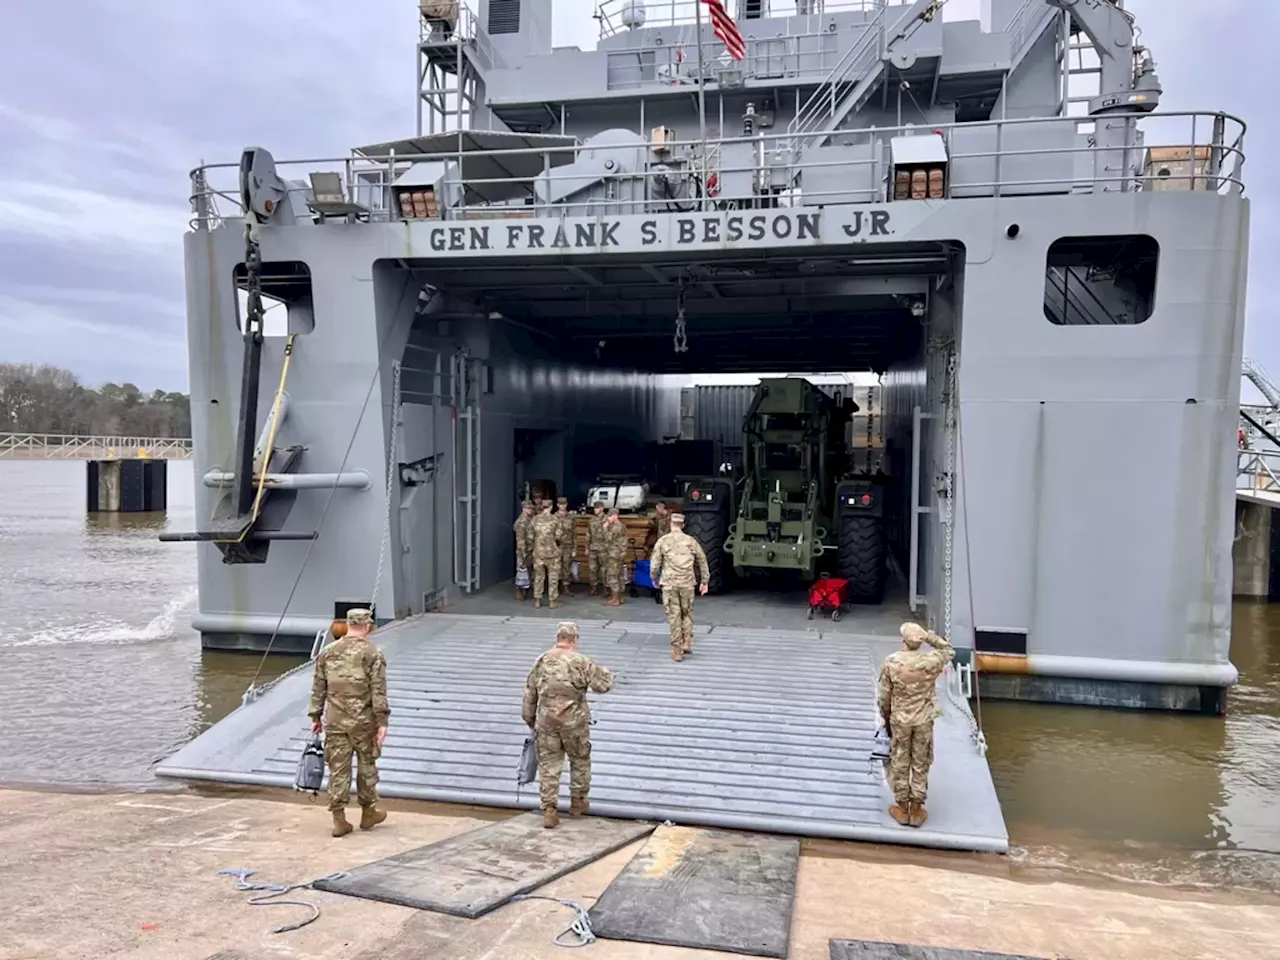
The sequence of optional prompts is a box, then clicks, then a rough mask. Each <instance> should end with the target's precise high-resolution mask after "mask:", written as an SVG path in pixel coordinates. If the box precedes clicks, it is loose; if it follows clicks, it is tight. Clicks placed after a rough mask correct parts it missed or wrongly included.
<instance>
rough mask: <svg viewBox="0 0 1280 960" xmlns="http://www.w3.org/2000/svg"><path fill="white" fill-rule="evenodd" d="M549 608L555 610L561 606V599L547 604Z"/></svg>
mask: <svg viewBox="0 0 1280 960" xmlns="http://www.w3.org/2000/svg"><path fill="white" fill-rule="evenodd" d="M547 606H549V607H550V608H551V609H552V610H554V609H555V608H556V607H558V606H560V599H559V597H557V598H556V599H555V600H552V601H551V602H550V603H549V604H547Z"/></svg>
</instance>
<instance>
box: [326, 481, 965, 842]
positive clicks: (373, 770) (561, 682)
mask: <svg viewBox="0 0 1280 960" xmlns="http://www.w3.org/2000/svg"><path fill="white" fill-rule="evenodd" d="M561 502H562V503H563V501H561ZM544 518H546V519H547V520H549V521H550V522H554V523H558V521H556V520H555V518H554V517H553V516H552V515H551V514H550V511H549V509H546V510H545V512H544V513H543V514H541V515H540V516H539V517H537V518H535V522H536V521H537V520H541V519H544ZM670 522H671V531H670V532H669V533H666V534H664V535H663V536H661V537H659V539H658V542H657V544H656V545H655V547H654V550H653V554H652V557H651V562H652V563H653V565H654V568H655V569H657V570H658V571H660V574H661V576H662V582H663V585H664V589H663V604H664V606H665V608H666V613H667V621H668V623H669V624H670V626H671V656H672V659H674V660H680V659H682V657H683V656H685V655H687V654H688V653H691V652H692V634H691V631H692V626H693V624H692V619H691V612H692V604H693V590H694V587H693V583H694V572H695V568H696V571H697V573H698V575H699V576H700V577H701V579H702V585H701V588H700V589H701V592H702V593H706V578H707V561H706V556H705V555H704V554H703V552H702V548H701V547H700V546H699V545H698V544H697V542H696V541H695V540H693V538H692V537H690V536H688V535H687V534H685V533H684V532H683V530H682V529H681V528H682V527H683V517H681V516H680V515H679V514H673V515H672V516H671V521H670ZM610 523H612V524H613V525H614V526H615V527H616V526H618V520H617V512H616V511H614V512H613V513H612V514H611V515H610V516H607V517H606V518H605V519H604V520H602V521H601V524H602V528H604V529H607V528H608V526H609V524H610ZM542 529H543V531H546V530H547V529H548V523H546V522H544V523H543V524H542ZM546 537H547V534H546V533H545V532H544V533H543V543H544V544H545V543H546ZM553 542H554V543H555V547H556V549H557V550H558V549H559V542H558V541H554V540H553ZM613 542H614V541H612V540H606V541H605V543H606V544H612V543H613ZM543 556H544V558H545V559H544V561H543V563H544V565H545V571H547V572H549V574H550V575H551V576H552V580H551V581H550V583H549V585H551V586H554V585H555V583H556V580H555V577H556V576H558V573H559V570H558V567H559V561H560V554H559V553H554V554H548V553H547V552H546V551H545V549H544V552H543ZM615 556H616V557H617V558H618V563H617V564H614V566H615V568H619V567H620V564H621V554H620V553H617V554H615V553H612V552H606V553H605V557H606V559H607V560H608V561H609V562H610V563H612V562H613V558H614V557H615ZM545 575H546V573H544V576H545ZM614 576H615V582H616V577H617V574H615V575H614ZM657 576H658V574H655V578H656V577H657ZM655 582H657V580H656V579H655ZM554 598H555V594H554V593H552V605H553V606H554V605H555V599H554ZM334 626H335V628H336V629H335V630H334V634H335V636H337V637H338V639H337V640H335V641H334V642H333V643H331V644H329V646H327V647H325V649H324V650H322V651H321V653H320V655H319V656H318V657H317V658H316V666H315V677H314V679H313V681H312V686H311V700H310V703H309V704H308V708H307V714H308V716H309V717H310V719H311V729H312V730H313V731H315V732H317V733H319V732H321V731H322V730H323V732H324V735H325V741H324V754H325V761H326V763H327V765H328V767H329V787H328V794H329V810H330V811H331V813H332V815H333V836H335V837H343V836H346V835H347V834H349V833H351V831H352V826H351V824H350V823H349V822H348V821H347V818H346V807H347V804H348V802H349V801H350V797H351V761H352V757H353V756H354V757H355V758H356V762H357V770H356V787H357V797H358V799H359V801H360V806H361V807H362V811H363V812H362V815H361V818H360V829H362V830H369V829H372V828H373V827H374V826H376V825H377V824H379V823H382V822H383V821H384V820H386V818H387V815H386V813H385V812H384V811H382V810H380V809H379V808H378V792H377V786H378V767H377V760H378V757H379V756H380V755H381V752H382V743H383V740H384V739H385V738H386V735H387V722H388V719H389V718H390V715H391V709H390V706H389V705H388V702H387V672H386V671H387V664H386V660H385V658H384V657H383V654H382V651H380V650H379V649H378V648H377V647H376V646H374V645H373V644H372V643H371V642H370V641H369V639H368V637H369V632H370V631H371V630H372V629H373V616H372V613H371V612H370V611H369V610H367V609H363V608H355V609H352V610H348V611H347V618H346V620H345V622H344V621H337V622H335V624H334ZM899 632H900V634H901V637H902V645H903V649H901V650H898V651H896V652H895V653H892V654H890V655H889V656H888V657H886V658H885V661H884V665H883V666H882V667H881V669H880V678H879V688H878V694H877V706H878V708H879V710H880V715H881V717H882V718H883V719H884V722H885V725H886V726H887V727H888V728H889V732H890V747H889V768H888V780H889V787H890V789H891V791H892V793H893V799H894V802H893V805H892V806H890V807H889V815H890V816H891V817H892V818H893V819H894V820H895V821H897V822H898V823H899V824H901V825H903V826H911V827H919V826H921V825H923V824H924V822H925V819H926V817H927V814H926V812H925V799H926V796H927V792H928V780H929V768H930V766H931V765H932V763H933V721H934V717H935V716H936V715H937V712H938V704H937V696H936V693H935V684H936V681H937V679H938V677H939V676H941V675H942V672H943V670H945V669H946V667H947V664H949V663H950V662H951V660H952V657H953V656H954V655H955V653H954V650H953V649H952V647H951V644H950V643H949V642H948V641H947V640H946V639H945V638H943V637H940V636H938V635H937V634H935V633H933V632H932V631H929V630H926V629H924V628H923V627H921V626H919V625H918V624H915V623H904V624H902V626H901V628H900V631H899ZM925 643H928V644H929V645H930V647H932V649H930V650H924V649H922V647H923V645H924V644H925ZM613 684H614V678H613V674H612V672H610V670H609V669H608V668H607V667H603V666H600V665H599V664H597V663H596V662H595V661H594V660H592V659H591V658H590V657H588V656H587V655H586V654H583V653H581V652H579V651H578V625H577V624H576V623H574V622H572V621H562V622H561V623H560V624H559V625H558V626H557V628H556V642H555V646H554V647H552V648H551V649H550V650H548V651H547V652H546V653H543V654H542V655H541V656H539V657H538V659H537V660H536V661H534V664H533V667H532V668H531V669H530V670H529V675H528V677H527V678H526V680H525V687H524V699H523V702H522V704H521V710H520V714H521V718H522V719H523V720H524V722H525V724H527V725H528V727H529V729H530V730H531V731H532V733H533V736H534V743H535V746H536V748H537V756H538V780H539V800H540V806H541V810H542V825H543V826H544V827H547V828H553V827H556V826H557V825H558V824H559V822H560V817H559V813H558V810H557V800H558V797H559V793H560V777H561V774H562V771H563V767H564V760H565V758H566V757H568V759H569V815H570V816H575V817H580V816H584V815H585V814H586V813H587V812H588V807H589V801H588V794H589V792H590V789H591V726H590V725H591V711H590V708H589V707H588V705H587V700H586V695H587V692H588V691H590V692H593V693H607V692H609V691H610V690H612V689H613Z"/></svg>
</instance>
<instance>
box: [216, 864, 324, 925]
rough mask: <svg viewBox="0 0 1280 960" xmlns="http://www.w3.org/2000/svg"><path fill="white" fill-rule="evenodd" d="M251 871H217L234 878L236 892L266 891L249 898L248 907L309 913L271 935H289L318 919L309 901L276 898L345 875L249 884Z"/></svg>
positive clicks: (233, 868) (314, 907)
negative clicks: (286, 907) (306, 911)
mask: <svg viewBox="0 0 1280 960" xmlns="http://www.w3.org/2000/svg"><path fill="white" fill-rule="evenodd" d="M254 873H255V871H253V870H241V869H240V868H238V867H228V868H226V869H225V870H219V871H218V876H220V877H235V878H236V889H237V890H259V891H266V893H265V895H264V896H260V897H250V898H249V905H250V906H254V907H283V906H294V907H306V908H307V909H308V910H310V911H311V916H309V917H307V919H305V920H299V921H298V922H297V923H287V924H285V925H283V926H279V927H272V929H271V932H272V933H289V932H291V931H293V930H301V929H302V928H303V927H305V926H306V925H307V924H309V923H313V922H314V921H316V920H318V919H319V918H320V908H319V907H318V906H316V905H315V904H314V903H312V902H311V901H309V900H279V899H277V898H278V897H281V896H283V895H284V894H286V893H292V892H293V891H294V890H308V889H311V888H312V887H313V886H314V885H315V884H317V883H319V882H320V881H321V880H341V879H342V878H343V877H345V876H346V873H345V872H343V871H339V872H337V873H330V874H326V875H325V876H323V877H316V878H315V879H314V880H308V881H306V882H305V883H293V884H284V883H257V882H255V883H250V882H249V878H250V877H251V876H253V874H254Z"/></svg>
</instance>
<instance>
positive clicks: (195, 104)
mask: <svg viewBox="0 0 1280 960" xmlns="http://www.w3.org/2000/svg"><path fill="white" fill-rule="evenodd" d="M977 5H978V4H977V2H976V0H952V2H951V3H950V4H949V5H948V7H949V8H950V10H949V17H950V18H955V17H956V16H957V15H959V16H967V17H972V16H976V8H977ZM415 6H416V5H415V4H414V3H412V0H377V2H374V3H369V4H350V3H338V2H337V0H305V2H304V0H272V2H270V3H268V4H261V3H258V4H251V3H249V2H248V0H222V2H220V3H217V4H194V3H181V2H180V3H168V4H164V3H139V2H137V0H82V2H81V3H79V4H76V5H75V8H76V9H75V12H74V14H71V13H69V12H68V9H67V7H65V6H60V5H57V4H51V3H42V4H37V3H26V4H22V3H19V4H10V5H9V8H7V9H6V17H5V19H6V24H5V30H4V32H3V35H0V342H3V343H4V345H5V346H4V350H3V358H4V359H6V360H8V359H13V360H22V361H35V362H52V363H58V364H60V365H63V366H68V367H71V368H72V369H74V370H75V371H76V372H77V373H79V374H80V375H81V376H82V377H84V378H85V379H86V380H87V381H89V382H100V381H103V380H108V379H113V380H133V381H135V382H137V383H138V384H139V386H142V387H144V388H145V389H151V388H154V387H162V388H166V389H176V388H184V387H185V383H186V349H185V336H184V331H183V311H184V299H183V280H182V249H181V237H182V234H183V232H184V231H185V229H186V221H187V218H188V216H189V212H188V203H187V197H188V195H189V182H188V179H187V174H188V171H189V170H190V168H191V167H194V166H196V165H197V164H198V163H199V162H200V161H201V160H202V159H203V160H206V161H210V162H213V161H226V162H234V161H235V160H236V159H237V158H238V156H239V153H240V150H241V148H242V147H243V146H245V145H246V144H261V145H263V146H266V147H268V148H269V149H270V150H271V151H272V152H273V153H274V154H275V155H276V156H277V157H290V156H338V155H341V154H343V153H344V152H345V151H346V150H347V149H348V148H349V147H351V146H353V145H355V144H359V143H373V142H377V141H380V140H388V139H393V138H397V137H400V136H404V135H407V134H410V133H411V132H412V131H413V129H414V109H415V105H414V91H413V90H412V88H411V87H410V82H411V79H412V58H413V42H414V39H415V35H414V32H415V29H416V26H415ZM1127 6H1128V7H1129V9H1131V10H1132V11H1133V12H1134V13H1135V14H1136V16H1137V18H1138V22H1139V24H1140V25H1141V27H1142V30H1143V35H1142V42H1144V43H1146V44H1147V45H1148V46H1149V47H1150V48H1151V49H1152V51H1153V52H1154V54H1155V56H1156V58H1157V61H1158V64H1159V70H1160V75H1161V79H1162V80H1163V82H1164V88H1165V99H1164V106H1165V107H1166V108H1168V109H1225V110H1228V111H1231V112H1233V113H1236V114H1238V115H1241V116H1243V117H1244V118H1245V119H1246V120H1252V122H1253V124H1254V125H1253V127H1252V129H1251V132H1250V135H1249V138H1248V144H1247V146H1248V152H1249V154H1250V155H1251V156H1252V157H1253V158H1254V160H1253V161H1252V163H1251V164H1250V165H1249V168H1250V169H1251V171H1252V173H1253V176H1252V177H1251V178H1250V182H1249V194H1250V196H1251V197H1252V198H1253V240H1252V243H1253V262H1254V263H1255V264H1270V263H1273V262H1276V260H1277V259H1278V257H1280V236H1278V233H1280V226H1278V221H1280V218H1278V217H1277V216H1276V211H1277V190H1278V189H1280V187H1277V185H1276V178H1274V177H1273V176H1272V175H1271V171H1270V169H1269V164H1270V158H1272V157H1274V156H1276V155H1277V147H1280V143H1278V142H1277V140H1278V137H1277V132H1276V127H1275V123H1274V121H1273V120H1272V119H1271V117H1273V116H1274V114H1275V108H1274V104H1273V103H1272V98H1271V96H1270V94H1269V93H1268V92H1267V89H1266V87H1265V85H1259V84H1256V83H1248V82H1246V81H1245V79H1244V76H1243V74H1242V65H1244V64H1252V65H1254V67H1255V68H1256V65H1257V64H1260V63H1261V64H1265V63H1267V62H1269V59H1270V57H1271V56H1272V53H1271V50H1270V46H1271V42H1272V38H1274V37H1275V36H1276V35H1277V34H1278V33H1280V4H1273V3H1263V4H1259V3H1256V2H1250V3H1246V2H1244V0H1218V2H1216V3H1213V4H1207V3H1204V2H1203V0H1129V2H1128V3H1127ZM590 7H591V4H590V3H589V2H587V0H566V2H558V3H557V5H556V30H555V35H556V42H557V43H558V44H578V45H581V46H583V47H588V46H590V45H591V44H592V43H593V41H594V36H595V24H594V23H593V22H592V21H591V20H590ZM1241 24H1247V25H1248V28H1247V29H1245V30H1241V29H1240V25H1241ZM1253 287H1254V294H1253V296H1252V298H1251V305H1250V323H1249V328H1248V335H1247V349H1248V350H1249V351H1250V352H1251V353H1253V354H1254V355H1255V356H1256V357H1257V358H1258V359H1259V360H1261V361H1262V362H1263V363H1264V364H1265V365H1267V366H1269V367H1270V368H1271V369H1272V370H1274V371H1276V373H1277V374H1280V334H1277V333H1276V331H1275V330H1274V328H1273V327H1271V326H1269V325H1268V323H1267V320H1268V317H1267V315H1266V314H1267V306H1268V305H1267V303H1266V300H1265V293H1264V292H1263V291H1265V287H1264V286H1263V284H1262V275H1261V272H1260V271H1258V270H1255V282H1254V285H1253Z"/></svg>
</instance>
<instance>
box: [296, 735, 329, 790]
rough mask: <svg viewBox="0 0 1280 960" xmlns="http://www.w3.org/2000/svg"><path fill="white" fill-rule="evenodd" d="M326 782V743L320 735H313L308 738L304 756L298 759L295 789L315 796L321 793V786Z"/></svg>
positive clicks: (303, 749)
mask: <svg viewBox="0 0 1280 960" xmlns="http://www.w3.org/2000/svg"><path fill="white" fill-rule="evenodd" d="M323 782H324V743H323V741H322V740H321V739H320V734H318V733H313V734H311V736H310V737H308V738H307V745H306V746H305V747H303V748H302V756H301V757H299V758H298V775H297V776H296V777H294V779H293V789H295V790H297V791H298V792H300V793H310V794H312V795H313V796H314V795H315V794H317V793H319V792H320V784H321V783H323Z"/></svg>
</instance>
